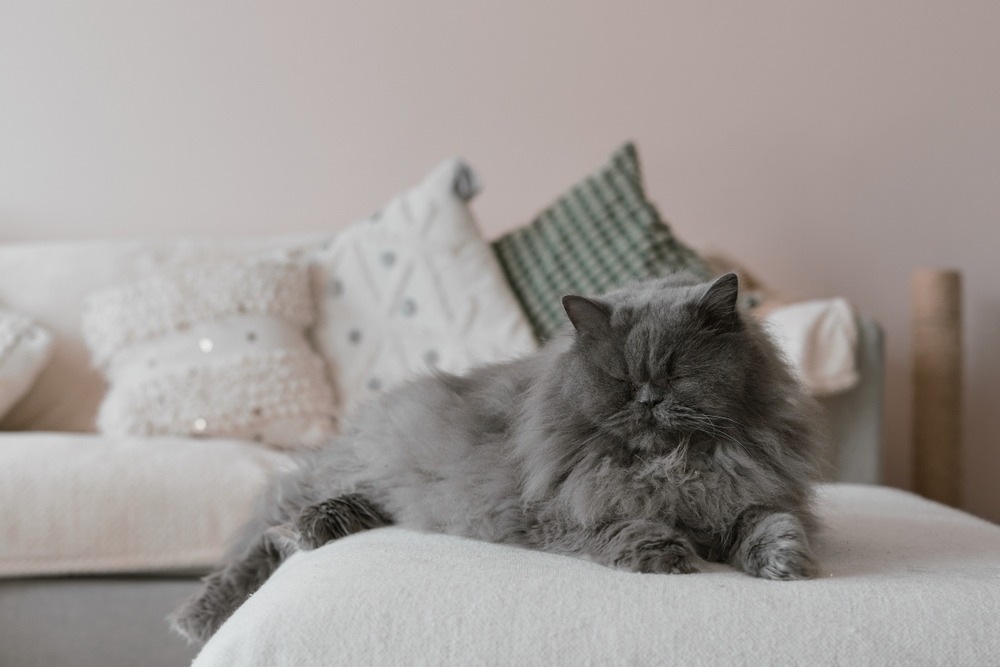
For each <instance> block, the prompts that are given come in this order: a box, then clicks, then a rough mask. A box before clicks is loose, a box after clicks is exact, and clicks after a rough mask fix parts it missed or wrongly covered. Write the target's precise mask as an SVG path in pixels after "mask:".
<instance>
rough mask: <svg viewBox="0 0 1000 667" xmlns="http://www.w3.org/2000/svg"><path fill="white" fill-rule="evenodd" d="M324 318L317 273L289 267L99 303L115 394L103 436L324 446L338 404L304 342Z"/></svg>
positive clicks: (251, 268)
mask: <svg viewBox="0 0 1000 667" xmlns="http://www.w3.org/2000/svg"><path fill="white" fill-rule="evenodd" d="M314 316H315V307H314V304H313V301H312V296H311V293H310V286H309V274H308V269H307V268H306V267H305V266H303V265H301V264H299V263H296V262H292V261H289V260H287V259H271V258H262V257H257V258H252V259H248V260H244V261H238V262H222V263H214V264H210V265H204V266H197V267H192V268H189V269H186V270H183V271H180V272H178V273H174V274H165V275H160V276H156V277H153V278H150V279H147V280H143V281H140V282H137V283H133V284H131V285H125V286H122V287H116V288H111V289H108V290H104V291H101V292H98V293H96V294H93V295H91V296H90V297H88V299H87V300H86V302H85V304H84V316H83V333H84V338H85V340H86V341H87V345H88V347H89V348H90V351H91V355H92V358H93V362H94V364H95V365H96V366H98V367H99V368H101V369H102V370H103V371H104V373H105V376H106V378H107V380H108V382H109V384H110V387H109V389H108V392H107V394H106V395H105V397H104V401H103V402H102V404H101V407H100V410H99V413H98V418H97V425H98V429H99V430H100V431H101V432H102V433H107V434H114V435H122V434H135V435H193V436H217V437H234V438H244V439H251V440H256V441H259V442H266V443H269V444H272V445H276V446H279V447H297V446H312V445H317V444H319V443H321V442H322V441H323V440H324V439H325V438H326V437H328V436H329V435H330V434H331V433H332V432H333V430H334V423H333V421H334V418H335V402H334V396H333V392H332V389H331V387H330V385H329V383H328V381H327V379H326V375H325V366H324V363H323V360H322V359H321V358H320V357H319V356H318V355H317V354H316V353H315V352H313V351H312V349H311V348H310V347H309V344H308V342H307V341H306V338H305V336H304V330H305V329H306V327H308V326H309V325H310V324H312V322H313V319H314Z"/></svg>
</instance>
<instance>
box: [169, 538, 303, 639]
mask: <svg viewBox="0 0 1000 667" xmlns="http://www.w3.org/2000/svg"><path fill="white" fill-rule="evenodd" d="M243 537H244V539H242V540H240V543H239V544H240V545H241V546H240V547H237V549H234V551H233V552H231V554H230V558H229V559H228V560H227V562H226V564H225V565H224V566H223V567H222V568H220V569H219V570H216V571H215V572H213V573H212V574H210V575H208V576H207V577H205V578H204V579H203V580H202V587H201V590H200V591H198V593H196V594H195V595H194V596H192V597H191V598H189V599H188V600H187V601H186V602H184V604H182V605H181V606H180V607H179V608H178V609H177V610H176V611H175V612H174V613H173V614H171V615H170V616H169V617H168V621H169V622H170V627H171V628H172V629H173V630H174V632H176V633H178V634H180V635H181V636H182V637H184V638H185V639H187V640H188V642H189V643H204V642H206V641H208V639H209V638H210V637H211V636H212V635H214V634H215V631H216V630H218V629H219V627H220V626H222V624H223V623H224V622H225V621H226V619H228V618H229V617H230V616H232V615H233V612H234V611H236V609H237V608H238V607H239V606H240V605H241V604H243V603H244V602H245V601H246V599H247V598H248V597H250V595H251V594H252V593H253V592H254V591H256V590H257V589H258V588H260V587H261V586H262V585H263V584H264V582H265V581H267V579H268V578H269V577H270V576H271V575H272V574H273V573H274V571H275V570H277V569H278V566H279V565H281V563H282V561H284V560H285V559H286V558H287V557H288V556H289V555H291V554H292V553H293V552H295V551H296V550H297V547H296V545H295V541H294V539H293V538H292V537H291V536H290V535H288V534H287V532H286V531H283V530H281V529H280V528H267V527H266V526H265V525H263V522H258V521H255V522H252V523H251V524H249V525H247V526H246V528H245V529H244V536H243Z"/></svg>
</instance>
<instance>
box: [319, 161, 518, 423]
mask: <svg viewBox="0 0 1000 667" xmlns="http://www.w3.org/2000/svg"><path fill="white" fill-rule="evenodd" d="M478 189H479V185H478V181H477V179H476V177H475V174H474V173H473V172H472V170H471V169H470V168H469V167H468V166H466V165H465V164H464V163H463V162H462V161H460V160H457V159H452V160H448V161H446V162H445V163H443V164H442V165H440V166H439V167H438V168H437V169H435V170H434V171H432V172H431V173H430V174H429V175H428V176H427V177H426V178H425V179H424V181H423V182H422V183H420V184H419V185H417V186H416V187H414V188H413V189H411V190H409V191H407V192H404V193H402V194H400V195H398V196H396V197H394V198H393V199H392V200H391V201H390V202H389V203H388V204H387V205H386V206H385V207H384V208H383V209H382V210H381V211H379V212H377V213H375V214H374V215H372V216H371V217H370V218H369V219H367V220H362V221H360V222H357V223H355V224H353V225H351V226H350V227H348V228H347V229H345V230H344V231H342V232H341V233H340V234H338V235H337V236H336V237H335V238H334V239H332V240H331V241H330V242H329V243H326V244H323V246H322V247H321V248H320V249H319V250H318V251H317V252H316V253H315V255H314V256H313V257H312V258H311V260H312V261H313V262H314V266H315V271H314V281H315V282H314V286H315V289H316V293H317V295H318V306H319V317H318V320H317V324H316V327H315V329H314V332H313V335H314V340H315V343H316V346H317V348H318V349H320V350H321V351H322V352H323V354H324V356H325V357H326V358H327V360H328V361H329V362H330V364H331V370H332V374H333V377H334V378H335V382H336V385H337V389H338V393H339V394H340V397H341V399H342V401H343V409H344V411H345V414H347V415H350V413H351V412H352V411H353V409H354V408H355V407H356V406H357V405H358V404H359V403H361V402H362V401H364V400H367V399H368V398H371V397H374V396H378V395H379V394H380V393H381V392H382V391H384V390H386V389H388V388H390V387H392V386H394V385H397V384H399V383H400V382H402V381H403V380H405V379H406V378H408V377H411V376H413V375H414V374H417V373H421V372H427V371H428V370H430V369H440V370H443V371H448V372H452V373H461V372H463V371H465V370H468V369H469V367H471V366H473V365H476V364H482V363H488V362H495V361H502V360H505V359H509V358H512V357H515V356H518V355H519V354H522V353H526V352H530V351H531V350H533V349H535V347H536V346H537V342H536V340H535V338H534V336H533V334H532V331H531V326H530V324H529V323H528V320H527V319H526V317H525V315H524V312H523V311H522V310H521V307H520V306H519V304H518V302H517V298H516V297H515V296H514V294H513V292H511V290H510V287H509V286H508V284H507V281H506V280H505V279H504V275H503V272H502V270H501V268H500V265H499V264H498V263H497V259H496V257H495V256H494V254H493V252H492V251H491V250H490V246H489V245H488V244H487V243H486V242H485V241H484V240H483V238H482V237H481V236H480V233H479V230H478V228H477V226H476V221H475V218H474V217H473V215H472V211H471V210H470V209H469V206H468V201H469V200H470V199H471V198H472V197H473V196H474V195H475V194H476V192H477V190H478Z"/></svg>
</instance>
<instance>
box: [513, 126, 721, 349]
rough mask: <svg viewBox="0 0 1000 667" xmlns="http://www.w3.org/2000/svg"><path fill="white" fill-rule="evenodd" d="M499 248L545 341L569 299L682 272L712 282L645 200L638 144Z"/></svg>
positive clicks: (557, 325) (626, 147)
mask: <svg viewBox="0 0 1000 667" xmlns="http://www.w3.org/2000/svg"><path fill="white" fill-rule="evenodd" d="M493 249H494V250H495V251H496V254H497V257H498V258H499V259H500V264H501V266H503V269H504V272H505V273H506V274H507V279H508V280H509V281H510V285H511V287H512V288H513V290H514V293H515V294H516V295H517V297H518V299H520V301H521V305H522V306H523V307H524V311H525V313H526V314H527V315H528V319H529V320H530V321H531V324H532V326H533V327H534V329H535V333H536V334H537V335H538V338H539V339H540V340H546V339H548V338H551V337H552V335H553V334H555V333H556V332H557V331H558V330H559V329H560V328H561V327H562V325H563V323H564V322H566V316H565V314H564V313H563V309H562V305H561V300H562V297H563V295H565V294H590V295H596V294H602V293H604V292H606V291H608V290H610V289H613V288H615V287H618V286H620V285H623V284H624V283H626V282H628V281H630V280H634V279H635V280H642V279H645V278H653V277H657V276H663V275H665V274H668V273H673V272H675V271H680V270H688V271H690V272H692V273H694V274H696V275H698V276H699V277H702V278H704V279H706V280H707V279H708V278H710V277H711V274H710V272H709V269H708V265H707V264H705V262H704V261H703V260H702V259H701V258H700V257H699V256H698V255H697V254H696V253H695V252H694V251H693V250H691V249H690V248H688V247H687V246H686V245H684V244H683V243H681V242H680V241H678V240H677V238H676V237H675V236H674V235H673V233H672V232H671V231H670V228H669V227H667V225H666V223H664V222H663V220H662V219H661V218H660V214H659V213H658V212H657V210H656V207H655V206H653V204H652V203H651V202H649V201H648V200H647V199H646V194H645V192H643V189H642V173H641V171H640V169H639V156H638V155H637V154H636V150H635V146H634V145H632V144H631V143H627V144H625V145H624V146H622V147H621V148H619V149H618V150H617V151H615V152H614V154H613V155H612V156H611V159H610V160H609V161H608V163H607V164H605V165H604V166H603V167H601V168H600V169H598V170H597V171H596V172H595V173H593V174H591V175H590V176H588V177H587V178H585V179H583V180H582V181H580V182H579V183H577V184H576V185H574V186H573V187H572V188H570V189H569V191H568V192H566V193H565V194H564V195H563V196H562V197H560V198H559V199H558V200H556V202H555V203H554V204H552V205H551V206H549V207H548V208H547V209H545V210H544V211H542V212H541V213H540V214H539V215H538V217H536V218H535V219H534V220H533V221H532V222H531V223H530V224H528V225H527V226H525V227H522V228H521V229H517V230H514V231H513V232H510V233H509V234H507V235H505V236H503V237H501V238H500V239H498V240H497V241H495V242H494V243H493Z"/></svg>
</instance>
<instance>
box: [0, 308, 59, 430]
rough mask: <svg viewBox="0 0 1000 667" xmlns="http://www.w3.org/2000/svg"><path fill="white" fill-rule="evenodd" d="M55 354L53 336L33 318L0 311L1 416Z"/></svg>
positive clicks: (18, 398)
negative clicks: (53, 353)
mask: <svg viewBox="0 0 1000 667" xmlns="http://www.w3.org/2000/svg"><path fill="white" fill-rule="evenodd" d="M51 354H52V335H51V334H50V333H49V332H48V331H46V330H45V329H43V328H42V327H40V326H38V325H37V324H35V323H34V322H33V321H32V320H31V318H29V317H27V316H25V315H22V314H20V313H18V312H15V311H13V310H8V309H7V308H0V417H2V416H3V415H4V414H6V412H7V411H8V410H10V408H11V406H13V405H14V404H15V403H17V401H18V400H20V398H21V397H22V396H24V395H25V394H26V393H27V392H28V390H29V389H30V388H31V385H32V383H34V381H35V378H36V377H38V374H39V373H40V372H41V370H42V368H44V367H45V364H46V363H48V361H49V357H50V356H51Z"/></svg>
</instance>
